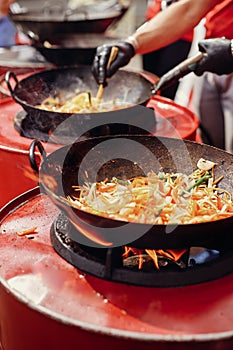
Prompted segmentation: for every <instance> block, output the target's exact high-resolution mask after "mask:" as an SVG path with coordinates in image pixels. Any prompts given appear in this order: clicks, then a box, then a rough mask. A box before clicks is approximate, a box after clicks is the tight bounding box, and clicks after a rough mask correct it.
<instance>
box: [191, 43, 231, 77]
mask: <svg viewBox="0 0 233 350" xmlns="http://www.w3.org/2000/svg"><path fill="white" fill-rule="evenodd" d="M198 47H199V50H200V51H201V52H203V53H206V54H207V55H206V57H204V58H203V59H201V61H200V62H199V63H198V64H197V66H196V68H195V69H194V73H195V74H196V75H198V76H200V75H202V74H203V73H204V72H212V73H216V74H218V75H223V74H229V73H232V72H233V57H232V53H231V41H230V40H228V39H224V38H217V39H205V40H202V41H200V42H199V44H198Z"/></svg>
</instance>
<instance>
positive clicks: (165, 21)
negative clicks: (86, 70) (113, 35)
mask: <svg viewBox="0 0 233 350" xmlns="http://www.w3.org/2000/svg"><path fill="white" fill-rule="evenodd" d="M221 1H222V0H179V1H178V2H175V3H173V4H172V5H170V6H169V7H168V8H167V9H166V10H164V11H162V12H160V13H159V14H158V15H156V16H155V17H154V18H153V19H151V20H150V21H148V22H146V23H145V24H144V25H142V26H141V27H140V28H139V29H138V30H137V31H136V32H135V33H134V34H132V35H131V36H130V37H129V38H127V39H125V40H123V41H121V42H119V43H117V42H116V44H115V45H114V46H117V47H118V49H119V51H118V54H117V56H116V58H115V60H114V61H113V62H112V64H111V65H110V67H109V68H108V69H107V62H108V59H109V56H110V52H111V48H112V46H113V45H103V46H99V47H98V48H97V51H96V55H95V58H94V61H93V65H92V72H93V75H94V77H95V79H96V81H97V83H98V84H106V80H107V78H110V77H111V76H112V75H113V74H115V73H116V71H117V70H118V69H119V68H121V67H123V66H125V65H126V64H128V63H129V61H130V60H131V58H132V57H133V56H134V55H135V54H137V53H139V54H144V53H147V52H151V51H154V50H158V49H160V48H161V47H164V46H166V45H168V44H170V43H172V42H175V41H176V40H177V39H179V38H180V37H182V36H183V35H184V34H186V33H187V32H188V31H190V30H191V29H193V28H194V27H195V26H196V24H198V22H199V21H200V20H201V19H202V18H203V17H204V16H205V15H206V13H208V12H209V10H210V9H212V8H213V7H214V6H215V5H217V4H218V3H219V2H221Z"/></svg>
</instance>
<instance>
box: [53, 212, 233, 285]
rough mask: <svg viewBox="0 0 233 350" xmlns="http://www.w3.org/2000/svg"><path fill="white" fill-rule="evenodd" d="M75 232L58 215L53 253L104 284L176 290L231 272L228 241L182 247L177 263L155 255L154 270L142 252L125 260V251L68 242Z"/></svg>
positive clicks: (63, 218)
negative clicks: (113, 283) (104, 282)
mask: <svg viewBox="0 0 233 350" xmlns="http://www.w3.org/2000/svg"><path fill="white" fill-rule="evenodd" d="M74 230H75V228H74V227H73V226H72V225H71V224H70V222H69V220H68V219H67V217H66V216H65V214H63V213H61V214H59V216H58V217H57V219H56V220H55V221H54V223H53V225H52V226H51V230H50V238H51V242H52V245H53V247H54V249H55V251H56V252H57V253H58V254H59V255H60V256H61V257H63V258H64V259H65V260H66V261H68V262H69V263H70V264H72V265H73V266H75V267H77V268H78V269H80V270H81V271H82V272H84V273H88V274H92V275H94V276H96V277H99V278H103V279H106V280H110V281H116V282H122V283H127V284H132V285H138V286H147V287H178V286H185V285H190V284H196V283H202V282H206V281H210V280H214V279H217V278H220V277H223V276H225V275H227V274H229V273H231V272H232V271H233V251H232V250H231V248H230V247H231V244H229V242H230V238H229V239H228V238H225V239H224V242H223V240H222V239H221V241H220V240H219V241H216V240H215V241H209V242H208V243H207V244H206V245H205V247H184V249H183V253H182V254H180V257H179V259H177V260H173V259H171V258H170V257H169V256H168V257H166V256H164V255H160V253H157V263H158V266H157V267H155V264H154V261H153V259H151V257H150V256H149V255H148V254H146V253H145V251H143V250H138V252H139V254H138V255H135V254H131V255H130V254H128V255H127V256H126V254H125V247H117V248H93V247H88V246H85V245H81V244H78V243H77V242H75V241H73V240H72V239H71V238H70V237H72V231H74ZM226 237H230V234H229V235H226ZM228 240H229V241H228ZM127 248H129V247H127ZM129 249H130V248H129ZM158 252H159V251H158ZM139 255H140V256H139ZM139 260H140V267H139Z"/></svg>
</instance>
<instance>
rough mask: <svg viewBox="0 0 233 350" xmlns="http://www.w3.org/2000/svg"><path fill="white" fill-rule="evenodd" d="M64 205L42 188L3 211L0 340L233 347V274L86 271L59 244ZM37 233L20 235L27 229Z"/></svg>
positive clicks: (8, 349) (166, 349)
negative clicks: (196, 276) (188, 281)
mask: <svg viewBox="0 0 233 350" xmlns="http://www.w3.org/2000/svg"><path fill="white" fill-rule="evenodd" d="M57 215H58V209H57V208H56V207H54V205H53V204H52V203H51V202H50V201H49V200H48V198H47V197H46V196H45V195H41V194H40V192H39V189H38V188H35V189H34V190H32V191H29V192H27V193H24V194H23V195H21V196H19V197H18V198H15V199H14V201H12V202H11V203H10V204H8V205H7V206H6V207H4V208H3V209H2V210H1V212H0V241H1V243H0V256H1V264H0V343H2V346H3V349H4V350H16V349H17V350H21V349H22V350H31V349H33V350H41V349H58V350H67V349H70V350H76V349H77V348H79V347H80V348H82V349H86V350H92V349H93V347H96V348H97V349H102V348H111V349H113V350H114V349H118V350H119V349H130V350H131V349H132V350H141V349H148V350H149V349H151V350H152V349H153V350H154V349H156V350H170V349H172V350H187V349H189V350H197V349H198V350H219V349H221V350H231V349H232V348H233V327H232V325H233V313H232V309H233V279H232V275H229V276H226V277H223V278H220V279H218V280H215V281H211V282H205V283H201V284H197V285H191V286H186V287H177V288H150V287H137V286H132V285H126V284H122V283H115V282H110V281H104V280H101V279H98V278H96V277H93V276H91V275H84V274H83V273H82V272H81V271H79V270H77V269H76V268H74V267H73V266H71V265H70V264H68V263H67V262H66V261H65V260H63V259H62V258H61V257H60V256H58V255H57V253H56V252H55V251H54V249H53V247H52V246H51V243H50V227H51V225H52V223H53V221H54V219H55V218H56V217H57ZM32 227H36V229H35V231H36V232H37V233H32V234H31V236H23V237H20V236H19V235H18V234H17V231H18V232H21V231H23V230H25V229H29V228H32Z"/></svg>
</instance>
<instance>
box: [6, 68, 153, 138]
mask: <svg viewBox="0 0 233 350" xmlns="http://www.w3.org/2000/svg"><path fill="white" fill-rule="evenodd" d="M5 80H6V83H7V86H8V89H9V91H10V93H11V96H12V97H13V99H14V100H15V101H16V102H17V103H19V104H20V105H21V106H22V107H23V109H24V110H25V111H26V112H27V114H29V115H30V118H31V119H33V126H34V128H36V129H37V130H40V131H41V132H44V133H49V134H51V133H54V132H55V131H56V132H57V133H58V134H63V135H66V136H72V135H76V136H77V137H79V136H80V135H82V134H83V133H85V132H86V131H87V130H91V129H94V128H96V127H98V132H99V127H100V126H101V125H103V126H104V125H105V126H106V125H109V124H113V123H122V124H125V123H128V124H131V125H134V126H135V125H136V126H138V127H139V128H142V129H145V130H147V133H148V132H149V133H151V132H152V130H153V129H154V125H155V118H154V114H153V113H152V111H149V110H148V108H144V107H142V106H140V107H141V108H138V107H139V106H138V105H140V104H145V103H146V101H147V100H148V99H149V97H150V96H151V88H152V84H151V83H150V82H149V81H148V80H146V79H145V78H144V77H143V76H142V75H140V74H139V73H134V72H130V71H124V70H120V71H118V72H117V73H116V74H115V75H114V77H112V79H110V81H109V84H108V86H107V87H106V89H105V91H104V94H103V97H102V102H103V103H105V102H106V103H108V102H109V101H112V100H115V99H118V100H120V101H123V103H124V101H126V102H127V103H130V104H132V107H130V108H127V113H125V109H122V110H117V111H114V112H103V113H100V112H98V113H88V114H87V113H86V114H82V113H79V114H76V115H72V114H71V113H61V112H52V111H45V110H41V109H39V108H38V107H37V105H38V104H40V103H41V102H42V101H43V100H44V99H46V98H47V97H49V96H52V97H55V96H59V97H61V98H62V99H63V100H65V101H66V100H68V99H70V98H71V97H73V96H75V95H77V94H78V93H80V92H83V91H88V90H90V91H91V92H92V95H93V96H94V97H95V96H96V94H97V91H98V85H97V84H96V81H95V79H94V77H93V75H92V72H91V67H90V66H87V65H83V66H77V67H70V68H58V69H51V70H46V71H43V72H39V73H35V74H32V75H30V76H28V77H27V78H25V79H22V80H21V81H19V80H18V78H17V76H16V75H15V74H14V73H13V72H7V73H6V77H5ZM142 109H143V112H142ZM142 113H143V115H142ZM58 127H59V128H58ZM64 129H65V130H66V131H64V133H62V132H60V130H64ZM105 129H106V128H105ZM67 130H68V131H67ZM97 134H98V133H97ZM104 134H106V130H104ZM98 135H99V134H98ZM66 143H67V142H66Z"/></svg>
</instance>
